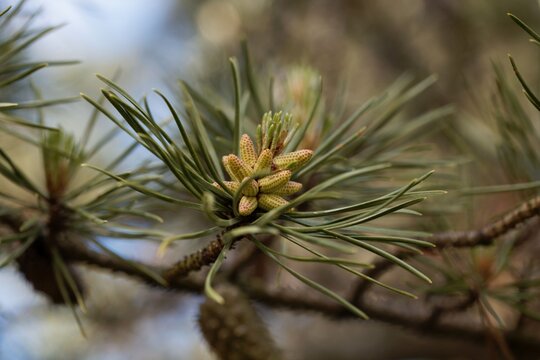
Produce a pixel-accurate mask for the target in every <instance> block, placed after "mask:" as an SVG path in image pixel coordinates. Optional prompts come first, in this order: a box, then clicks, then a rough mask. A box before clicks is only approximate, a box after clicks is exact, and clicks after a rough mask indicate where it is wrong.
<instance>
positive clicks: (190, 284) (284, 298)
mask: <svg viewBox="0 0 540 360" xmlns="http://www.w3.org/2000/svg"><path fill="white" fill-rule="evenodd" d="M64 250H68V251H69V260H71V261H73V262H79V263H83V264H86V265H89V266H95V267H97V268H99V269H108V270H111V271H113V272H120V273H123V274H125V275H129V276H132V277H136V278H138V279H140V280H143V281H144V282H146V283H148V284H150V285H152V286H156V287H163V286H162V285H160V284H158V283H156V282H155V280H154V279H153V278H151V277H149V276H147V275H145V274H142V273H141V272H139V271H137V270H136V269H134V268H132V267H131V266H129V265H128V264H125V263H122V262H120V261H119V260H116V259H111V258H109V257H107V256H105V255H102V254H100V253H96V252H94V251H92V250H88V249H84V248H64ZM156 270H158V269H156ZM237 285H238V286H240V287H241V288H242V290H243V291H244V292H245V293H246V294H247V295H248V296H249V297H250V298H252V299H254V300H257V301H259V302H261V303H263V304H265V305H267V306H270V307H274V308H285V309H289V310H296V311H308V312H316V313H320V314H322V315H325V316H328V317H332V318H335V319H353V318H355V315H354V314H352V313H350V312H348V311H344V309H343V307H342V306H340V305H339V304H333V303H330V302H328V301H323V300H316V299H313V298H309V297H307V296H306V295H305V294H304V293H302V294H299V293H295V292H293V291H289V290H287V291H283V290H279V291H278V290H269V289H266V288H263V287H260V286H255V285H254V284H251V283H246V282H242V283H238V284H237ZM164 288H165V289H170V290H178V291H185V292H190V293H196V294H200V293H202V292H203V288H204V284H203V280H202V279H195V278H192V277H184V278H175V279H172V281H171V282H170V283H169V284H168V286H167V287H164ZM366 295H367V294H364V297H365V298H364V299H363V300H364V301H362V309H363V310H364V311H366V312H367V313H368V314H369V315H370V317H371V318H372V319H374V320H379V321H383V322H386V323H389V324H394V325H399V326H406V327H408V328H411V329H414V330H417V331H421V332H426V333H430V334H439V335H445V336H452V337H459V338H462V339H465V340H469V341H479V340H483V339H484V337H485V329H483V328H481V327H477V326H473V325H471V326H468V325H464V324H452V323H444V324H440V323H438V322H432V321H430V319H431V316H432V314H431V313H430V312H428V313H425V312H422V313H420V312H413V311H410V310H411V309H410V306H409V304H404V303H403V302H402V300H395V299H390V298H389V297H383V298H381V297H380V296H379V295H377V297H376V298H370V297H368V296H366ZM357 305H358V304H357ZM504 335H505V337H506V338H507V339H508V341H509V343H510V344H511V345H513V346H519V347H520V348H526V349H533V350H535V351H540V339H535V338H531V337H526V336H524V335H523V334H520V333H518V332H505V333H504Z"/></svg>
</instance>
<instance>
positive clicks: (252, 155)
mask: <svg viewBox="0 0 540 360" xmlns="http://www.w3.org/2000/svg"><path fill="white" fill-rule="evenodd" d="M240 158H241V159H242V160H243V161H244V162H245V163H246V164H247V165H248V166H250V167H253V165H255V162H256V161H257V153H256V152H255V146H254V145H253V141H251V138H250V137H249V135H248V134H244V135H242V138H241V139H240Z"/></svg>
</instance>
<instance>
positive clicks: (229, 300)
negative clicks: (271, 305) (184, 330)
mask: <svg viewBox="0 0 540 360" xmlns="http://www.w3.org/2000/svg"><path fill="white" fill-rule="evenodd" d="M217 291H218V292H219V293H220V294H221V295H222V296H223V298H224V299H225V304H224V305H220V304H218V303H216V302H215V301H213V300H212V299H206V301H205V302H204V303H202V304H201V306H200V312H199V326H200V328H201V330H202V333H203V335H204V338H205V339H206V341H207V342H208V344H209V345H210V347H211V348H212V350H213V351H214V352H215V354H216V355H217V356H218V358H219V359H221V360H279V359H281V358H282V357H281V354H280V351H279V350H278V349H277V348H276V345H275V343H274V341H273V339H272V337H271V336H270V333H269V332H268V330H267V328H266V327H265V325H264V323H263V321H262V319H261V318H260V317H259V316H258V314H257V312H256V311H255V309H254V308H253V306H252V305H251V303H250V302H249V300H248V299H247V298H246V297H245V296H244V295H243V294H242V293H241V292H240V290H239V289H237V288H236V287H233V286H231V285H221V286H218V287H217Z"/></svg>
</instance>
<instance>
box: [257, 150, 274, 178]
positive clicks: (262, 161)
mask: <svg viewBox="0 0 540 360" xmlns="http://www.w3.org/2000/svg"><path fill="white" fill-rule="evenodd" d="M272 156H273V154H272V150H270V149H264V150H263V151H261V154H260V155H259V158H258V159H257V162H256V163H255V166H254V167H253V171H254V172H261V171H270V166H271V165H272Z"/></svg>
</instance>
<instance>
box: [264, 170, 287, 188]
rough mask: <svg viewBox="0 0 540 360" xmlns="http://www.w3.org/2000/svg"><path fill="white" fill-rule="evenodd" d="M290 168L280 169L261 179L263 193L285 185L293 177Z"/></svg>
mask: <svg viewBox="0 0 540 360" xmlns="http://www.w3.org/2000/svg"><path fill="white" fill-rule="evenodd" d="M291 175H292V173H291V171H290V170H282V171H278V172H277V173H275V174H272V175H268V176H266V177H264V178H262V179H260V180H259V186H260V188H261V192H263V193H273V192H274V191H275V190H277V189H279V188H281V187H283V185H285V184H286V183H287V182H289V180H290V179H291Z"/></svg>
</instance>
